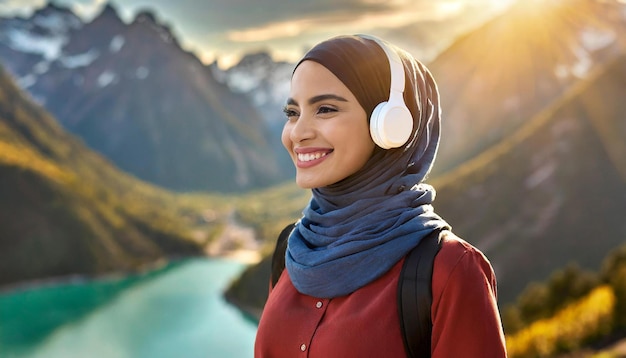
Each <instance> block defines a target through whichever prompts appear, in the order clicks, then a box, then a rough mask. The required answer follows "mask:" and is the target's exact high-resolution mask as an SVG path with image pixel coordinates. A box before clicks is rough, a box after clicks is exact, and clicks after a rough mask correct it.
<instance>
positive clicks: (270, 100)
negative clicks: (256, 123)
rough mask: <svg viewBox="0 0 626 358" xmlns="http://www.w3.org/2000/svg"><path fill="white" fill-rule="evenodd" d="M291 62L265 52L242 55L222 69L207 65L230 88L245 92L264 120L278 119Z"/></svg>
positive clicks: (281, 117) (285, 93) (289, 77)
mask: <svg viewBox="0 0 626 358" xmlns="http://www.w3.org/2000/svg"><path fill="white" fill-rule="evenodd" d="M294 65H295V64H293V63H288V62H280V61H274V60H273V59H272V57H271V56H270V54H269V53H267V52H259V53H253V54H248V55H246V56H244V57H243V58H242V59H241V60H240V61H239V63H237V64H236V65H235V66H233V67H231V68H229V69H227V70H225V71H223V70H220V69H219V68H217V66H216V65H212V66H211V70H212V71H213V72H214V73H215V76H216V78H217V79H218V80H220V81H221V82H223V83H225V84H226V85H227V86H228V88H230V89H231V90H232V91H233V92H236V93H242V94H245V95H246V96H247V97H248V98H250V99H251V100H252V102H253V103H254V105H255V106H256V107H257V108H259V109H260V110H261V115H262V116H263V118H264V119H265V120H266V121H267V123H268V124H274V123H275V122H276V121H279V122H282V119H283V114H282V108H283V106H284V105H285V101H286V99H287V96H288V95H289V85H290V79H291V73H292V71H293V67H294Z"/></svg>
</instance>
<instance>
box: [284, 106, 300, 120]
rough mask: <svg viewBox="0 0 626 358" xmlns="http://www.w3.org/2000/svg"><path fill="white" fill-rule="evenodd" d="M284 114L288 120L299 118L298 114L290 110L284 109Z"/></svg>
mask: <svg viewBox="0 0 626 358" xmlns="http://www.w3.org/2000/svg"><path fill="white" fill-rule="evenodd" d="M283 112H284V113H285V116H286V117H287V119H291V118H293V117H298V116H299V114H298V112H296V111H295V110H293V109H290V108H284V109H283Z"/></svg>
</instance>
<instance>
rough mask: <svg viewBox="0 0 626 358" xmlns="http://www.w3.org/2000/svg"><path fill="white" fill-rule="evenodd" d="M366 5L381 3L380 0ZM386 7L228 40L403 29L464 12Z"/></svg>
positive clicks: (230, 35) (453, 6)
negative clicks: (414, 24)
mask: <svg viewBox="0 0 626 358" xmlns="http://www.w3.org/2000/svg"><path fill="white" fill-rule="evenodd" d="M362 3H368V4H370V5H371V4H373V3H376V4H378V3H379V1H377V0H363V2H362ZM385 4H386V7H385V8H384V9H382V10H381V9H380V8H379V7H375V8H376V9H375V10H372V9H368V8H367V7H365V8H363V10H364V11H362V12H360V13H359V12H355V11H354V9H350V10H349V11H345V10H339V11H334V12H328V13H321V14H317V15H314V16H311V15H310V14H307V15H306V16H301V17H300V18H296V19H290V20H286V21H277V22H269V23H266V24H264V25H262V26H258V27H248V28H244V29H237V30H232V31H229V32H227V33H226V39H227V40H228V41H233V42H242V43H246V42H247V43H250V42H265V41H270V40H278V39H285V38H292V37H296V36H302V35H305V34H312V33H315V32H322V33H329V32H337V33H355V32H362V31H368V30H372V29H394V28H400V27H403V26H406V25H409V24H412V23H416V22H419V21H436V20H441V19H444V18H447V17H449V16H453V15H455V14H458V13H459V12H460V11H462V10H463V3H462V2H461V1H448V2H439V3H432V2H406V1H402V0H400V1H398V0H396V1H386V2H385Z"/></svg>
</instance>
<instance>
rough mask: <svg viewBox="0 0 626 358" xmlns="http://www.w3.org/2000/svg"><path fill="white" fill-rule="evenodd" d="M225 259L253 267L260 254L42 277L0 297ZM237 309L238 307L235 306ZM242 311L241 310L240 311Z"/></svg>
mask: <svg viewBox="0 0 626 358" xmlns="http://www.w3.org/2000/svg"><path fill="white" fill-rule="evenodd" d="M197 258H203V259H226V260H232V261H236V262H238V263H241V264H244V265H254V264H256V263H258V262H260V261H261V254H260V253H258V252H256V251H254V250H232V251H227V252H221V253H219V254H211V255H190V256H185V257H171V258H160V259H157V260H155V261H153V262H148V263H145V264H143V265H141V266H140V267H137V268H136V269H130V270H115V269H114V270H110V271H107V272H102V273H99V274H91V273H75V274H70V275H62V276H42V277H40V278H33V279H27V280H23V281H16V282H12V283H8V284H5V285H0V295H6V294H11V293H15V292H23V291H28V290H32V289H38V288H45V287H52V286H56V285H62V284H68V285H75V284H82V283H85V282H88V281H94V280H116V279H123V278H125V277H128V276H132V275H144V274H149V273H150V272H154V271H158V270H161V269H164V268H166V267H167V266H168V265H171V264H175V263H176V262H180V261H183V260H188V259H197ZM236 307H237V308H239V307H240V306H239V305H236ZM242 311H243V310H242Z"/></svg>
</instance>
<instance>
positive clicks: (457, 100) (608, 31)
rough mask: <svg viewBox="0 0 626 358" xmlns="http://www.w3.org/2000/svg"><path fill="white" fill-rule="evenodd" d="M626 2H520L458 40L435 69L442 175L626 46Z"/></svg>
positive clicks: (438, 167) (432, 65)
mask: <svg viewBox="0 0 626 358" xmlns="http://www.w3.org/2000/svg"><path fill="white" fill-rule="evenodd" d="M625 13H626V5H625V4H623V3H621V2H615V1H596V0H568V1H546V2H539V1H518V2H516V3H515V4H514V5H512V6H511V7H510V8H509V9H507V11H505V12H503V13H502V14H500V15H499V16H497V17H495V18H493V19H492V20H490V21H488V22H486V23H485V24H484V25H482V26H481V27H479V28H477V29H476V30H474V31H471V32H469V33H467V34H466V35H465V36H463V37H461V38H459V39H458V40H457V41H456V42H454V43H453V44H452V46H450V47H448V48H447V49H446V50H445V51H443V52H442V53H440V54H439V55H438V56H437V57H436V58H435V59H434V60H433V61H432V62H430V63H429V64H428V67H429V68H430V70H431V71H432V73H433V75H434V77H435V79H436V80H437V83H438V85H439V90H440V93H441V103H442V105H441V107H442V112H443V118H442V121H443V123H442V126H443V127H442V142H441V146H440V151H439V155H438V159H437V160H438V163H437V165H436V166H435V168H434V169H433V173H434V174H442V173H444V172H446V171H448V170H452V169H453V168H454V167H455V166H457V165H459V164H461V163H463V162H464V161H466V160H468V159H470V158H472V157H474V156H475V155H477V154H478V153H480V152H482V151H483V150H485V149H486V148H488V147H490V146H491V145H493V144H495V143H497V142H499V141H500V140H501V139H503V138H505V137H506V136H508V135H509V134H511V133H513V132H514V131H515V130H517V129H518V128H519V127H520V126H522V125H523V124H524V122H525V121H526V120H527V119H528V118H529V117H532V116H533V115H534V114H535V113H537V112H539V111H541V110H543V109H544V108H546V107H547V106H549V105H550V104H551V103H552V102H553V101H554V100H556V99H558V98H559V97H560V96H561V95H563V93H565V92H566V91H567V90H568V89H569V88H570V87H571V86H572V85H574V84H576V83H577V82H578V81H579V80H580V79H584V78H586V77H587V76H589V73H590V71H591V70H592V69H593V68H595V67H596V65H602V64H603V63H606V62H607V61H611V60H612V59H614V58H615V57H616V56H618V55H619V54H620V53H621V51H622V49H623V48H624V44H625V41H626V37H624V36H623V35H621V34H623V33H625V31H626V16H624V14H625Z"/></svg>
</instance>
